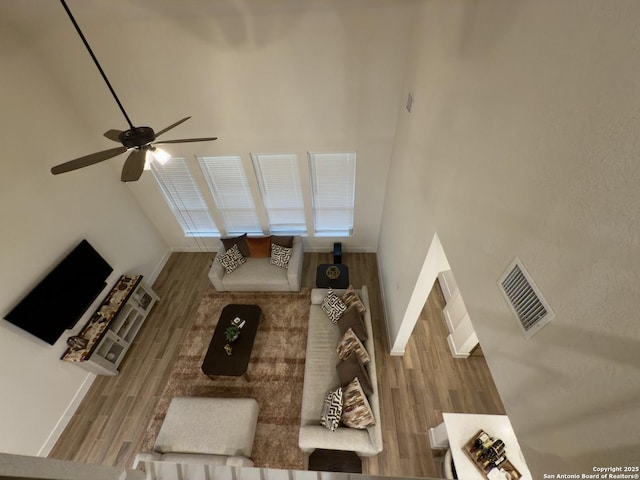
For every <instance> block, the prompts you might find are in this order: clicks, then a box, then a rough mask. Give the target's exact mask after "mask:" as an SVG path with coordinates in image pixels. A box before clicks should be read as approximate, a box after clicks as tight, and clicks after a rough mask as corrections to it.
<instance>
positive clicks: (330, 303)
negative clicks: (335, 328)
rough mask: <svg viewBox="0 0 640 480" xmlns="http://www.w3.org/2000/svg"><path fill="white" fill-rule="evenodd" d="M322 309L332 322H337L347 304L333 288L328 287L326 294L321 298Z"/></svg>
mask: <svg viewBox="0 0 640 480" xmlns="http://www.w3.org/2000/svg"><path fill="white" fill-rule="evenodd" d="M322 310H324V313H326V314H327V316H328V317H329V318H330V319H331V321H332V322H333V323H338V320H339V319H340V317H341V316H342V314H343V313H344V312H345V311H346V310H347V306H346V305H345V304H344V303H343V302H342V300H340V297H339V296H338V295H336V293H335V292H334V291H333V290H331V289H329V292H328V293H327V296H326V297H324V299H323V300H322Z"/></svg>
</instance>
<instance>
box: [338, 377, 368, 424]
mask: <svg viewBox="0 0 640 480" xmlns="http://www.w3.org/2000/svg"><path fill="white" fill-rule="evenodd" d="M342 422H343V423H344V424H345V425H346V426H347V427H351V428H358V429H363V428H369V427H373V426H374V425H375V424H376V419H375V418H374V417H373V411H372V410H371V405H369V401H368V400H367V397H366V395H365V394H364V391H363V390H362V387H361V386H360V382H359V381H358V378H357V377H356V378H354V379H353V381H352V382H351V383H349V385H347V387H346V388H345V389H344V393H343V399H342Z"/></svg>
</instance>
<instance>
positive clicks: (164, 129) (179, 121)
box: [156, 117, 191, 138]
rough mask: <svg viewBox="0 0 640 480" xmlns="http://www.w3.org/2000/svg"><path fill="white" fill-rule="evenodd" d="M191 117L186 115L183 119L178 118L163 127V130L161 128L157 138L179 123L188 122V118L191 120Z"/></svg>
mask: <svg viewBox="0 0 640 480" xmlns="http://www.w3.org/2000/svg"><path fill="white" fill-rule="evenodd" d="M190 118H191V117H185V118H183V119H182V120H178V121H177V122H176V123H174V124H172V125H169V126H168V127H167V128H163V129H162V130H160V131H159V132H157V133H156V138H158V137H159V136H160V135H162V134H163V133H165V132H168V131H169V130H171V129H172V128H174V127H177V126H178V125H180V124H181V123H184V122H186V121H187V120H189V119H190Z"/></svg>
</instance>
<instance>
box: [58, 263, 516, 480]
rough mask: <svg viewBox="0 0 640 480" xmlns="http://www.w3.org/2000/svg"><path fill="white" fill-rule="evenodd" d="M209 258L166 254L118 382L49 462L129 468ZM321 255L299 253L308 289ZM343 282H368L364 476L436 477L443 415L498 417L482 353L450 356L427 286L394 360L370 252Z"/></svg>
mask: <svg viewBox="0 0 640 480" xmlns="http://www.w3.org/2000/svg"><path fill="white" fill-rule="evenodd" d="M212 259H213V254H211V253H174V254H173V255H172V256H171V258H170V259H169V261H168V263H167V265H166V267H165V268H164V269H163V271H162V272H161V274H160V275H159V277H158V279H157V281H156V282H155V284H154V285H153V287H154V289H155V291H156V292H157V293H158V294H159V295H160V297H161V301H160V302H159V303H158V304H157V306H156V307H154V310H153V311H152V312H151V314H150V315H149V317H148V319H147V322H146V323H145V325H144V326H143V328H142V330H141V331H140V334H139V335H138V337H137V339H136V341H135V342H134V345H133V346H132V347H131V349H130V351H129V353H128V354H127V356H126V357H125V359H124V361H123V363H122V364H121V368H120V375H118V376H117V377H106V376H101V377H98V378H97V379H96V381H95V382H94V383H93V385H92V386H91V388H90V390H89V392H88V394H87V395H86V397H85V399H84V400H83V402H82V404H81V405H80V407H79V408H78V410H77V412H76V413H75V415H74V416H73V418H72V420H71V421H70V422H69V425H68V426H67V428H66V429H65V431H64V433H63V434H62V436H61V437H60V439H59V440H58V442H57V443H56V445H55V447H54V448H53V450H52V452H51V454H50V455H49V457H50V458H59V459H65V460H75V461H80V462H86V463H95V464H102V465H117V466H125V467H128V466H130V465H131V462H132V460H133V457H134V456H135V454H136V453H137V452H138V451H139V446H140V441H141V439H142V435H143V433H144V431H145V429H146V427H147V425H148V424H149V421H150V416H151V413H152V412H153V409H154V407H155V404H156V402H157V400H158V398H159V396H160V395H161V393H162V391H163V389H164V385H165V384H166V382H167V377H168V375H169V372H170V370H171V366H172V365H173V362H175V358H176V356H177V352H178V351H179V350H180V347H181V345H182V342H183V339H184V336H185V334H186V331H187V330H188V328H189V326H190V323H191V321H192V320H193V318H194V314H195V312H196V310H197V307H198V304H199V302H200V298H201V297H202V295H203V294H204V292H205V291H206V289H207V288H208V286H209V280H208V278H207V271H208V269H209V266H210V264H211V261H212ZM331 262H332V256H331V254H329V253H326V254H324V253H322V254H320V253H305V265H304V270H303V286H308V287H311V286H314V285H315V270H316V266H317V265H318V264H320V263H331ZM343 263H345V264H347V265H348V266H349V274H350V281H351V283H352V284H353V285H354V286H356V287H359V286H361V285H367V286H368V287H369V296H370V303H371V313H372V315H371V317H372V320H373V329H374V337H375V338H376V343H375V347H376V364H377V368H378V382H379V389H380V399H381V402H380V403H381V405H380V408H381V416H382V419H381V420H382V428H383V443H384V451H383V452H382V453H381V454H379V455H377V456H376V457H372V458H369V459H364V460H363V465H362V467H363V473H365V474H371V475H385V476H405V477H436V478H438V477H440V476H441V475H440V462H441V457H440V456H439V455H438V454H437V453H436V454H434V453H433V452H432V450H431V448H430V445H429V440H428V437H427V429H428V428H429V427H433V426H435V425H437V424H439V423H440V422H441V421H442V412H443V411H444V412H460V413H494V414H502V413H504V407H503V406H502V402H501V401H500V398H499V396H498V393H497V391H496V389H495V386H494V383H493V379H492V378H491V374H490V373H489V371H488V368H487V365H486V362H485V361H484V358H483V357H482V356H481V355H474V356H472V357H470V358H468V359H464V360H463V359H453V358H452V357H451V354H450V353H449V349H448V346H447V342H446V335H447V334H448V332H447V328H446V325H445V322H444V317H443V314H442V307H443V306H444V299H443V297H442V293H441V292H440V289H439V287H437V286H436V288H434V289H433V291H432V292H431V294H430V296H429V300H428V301H427V304H426V305H425V307H424V309H423V311H422V313H421V315H420V319H419V321H418V323H417V325H416V327H415V329H414V332H413V334H412V336H411V340H410V341H409V344H408V345H407V348H406V352H405V355H404V356H403V357H392V356H390V355H389V354H388V352H389V346H388V342H387V335H386V330H385V325H384V320H383V315H382V312H383V309H382V301H381V295H380V287H379V280H378V268H377V262H376V256H375V254H367V253H345V254H344V255H343Z"/></svg>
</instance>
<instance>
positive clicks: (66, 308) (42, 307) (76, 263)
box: [4, 240, 113, 345]
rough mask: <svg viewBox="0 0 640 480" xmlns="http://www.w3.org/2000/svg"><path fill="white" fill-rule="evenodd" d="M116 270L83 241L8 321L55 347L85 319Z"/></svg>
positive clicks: (27, 297)
mask: <svg viewBox="0 0 640 480" xmlns="http://www.w3.org/2000/svg"><path fill="white" fill-rule="evenodd" d="M112 271H113V268H111V266H110V265H109V264H108V263H107V262H106V261H105V259H104V258H102V257H101V256H100V254H99V253H98V252H97V251H96V250H95V249H94V248H93V247H92V246H91V244H89V242H88V241H87V240H82V241H81V242H80V243H79V244H78V245H77V246H76V247H75V248H74V249H73V250H72V251H71V253H69V254H68V255H67V256H66V257H65V258H64V259H63V260H62V261H61V262H60V263H59V264H58V265H56V266H55V267H54V268H53V270H51V271H50V272H49V273H48V274H47V275H46V276H45V277H44V278H43V279H42V280H41V281H40V283H38V284H37V285H36V286H35V287H34V288H33V290H31V291H30V292H29V293H27V295H26V296H25V297H24V298H23V299H22V300H20V302H19V303H18V304H17V305H16V306H15V307H13V309H12V310H11V311H10V312H9V313H7V314H6V315H5V317H4V318H5V320H7V321H9V322H11V323H13V324H14V325H17V326H18V327H20V328H22V329H23V330H25V331H27V332H29V333H30V334H32V335H34V336H36V337H38V338H40V339H42V340H44V341H45V342H47V343H49V344H51V345H53V344H54V343H55V342H56V340H58V338H60V335H62V333H63V332H64V331H65V330H66V329H69V328H73V326H74V325H75V324H76V322H77V321H78V320H79V319H80V317H82V314H83V313H84V312H85V311H86V310H87V309H88V308H89V306H90V305H91V304H92V303H93V301H94V300H95V299H96V298H97V296H98V295H99V294H100V292H101V291H102V290H103V289H104V287H105V286H106V282H105V280H106V279H107V277H108V276H109V275H110V274H111V272H112Z"/></svg>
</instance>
